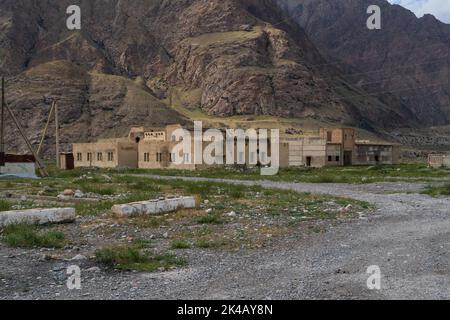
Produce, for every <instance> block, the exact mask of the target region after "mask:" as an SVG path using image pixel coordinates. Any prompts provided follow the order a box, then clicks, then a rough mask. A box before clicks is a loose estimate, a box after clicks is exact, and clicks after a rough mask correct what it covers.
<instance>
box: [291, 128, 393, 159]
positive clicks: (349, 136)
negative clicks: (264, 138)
mask: <svg viewBox="0 0 450 320" xmlns="http://www.w3.org/2000/svg"><path fill="white" fill-rule="evenodd" d="M285 140H286V141H288V143H289V156H288V157H289V165H290V166H306V167H315V168H320V167H325V166H350V165H377V164H397V163H398V162H399V157H400V152H399V146H397V145H394V144H389V143H372V142H370V141H358V140H356V131H355V130H354V129H351V128H339V129H325V128H322V129H320V130H319V134H318V135H317V136H305V137H299V138H289V137H286V138H285Z"/></svg>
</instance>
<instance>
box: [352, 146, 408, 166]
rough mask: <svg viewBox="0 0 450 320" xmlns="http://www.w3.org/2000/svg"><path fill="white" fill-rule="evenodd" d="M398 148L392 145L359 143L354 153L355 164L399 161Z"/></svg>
mask: <svg viewBox="0 0 450 320" xmlns="http://www.w3.org/2000/svg"><path fill="white" fill-rule="evenodd" d="M398 154H399V152H398V149H397V147H396V146H392V145H370V144H357V145H356V148H355V152H354V154H353V164H355V165H380V164H396V163H398Z"/></svg>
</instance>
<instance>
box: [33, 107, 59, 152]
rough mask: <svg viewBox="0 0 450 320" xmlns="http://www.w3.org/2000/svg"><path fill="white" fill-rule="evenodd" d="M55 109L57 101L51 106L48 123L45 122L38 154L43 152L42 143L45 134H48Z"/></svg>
mask: <svg viewBox="0 0 450 320" xmlns="http://www.w3.org/2000/svg"><path fill="white" fill-rule="evenodd" d="M54 109H55V101H53V102H52V107H51V108H50V113H49V115H48V119H47V123H46V124H45V128H44V131H43V132H42V137H41V141H40V142H39V147H38V149H37V151H36V154H37V155H40V154H41V149H42V145H43V144H44V140H45V136H46V135H47V129H48V126H49V124H50V121H51V119H52V115H53V110H54Z"/></svg>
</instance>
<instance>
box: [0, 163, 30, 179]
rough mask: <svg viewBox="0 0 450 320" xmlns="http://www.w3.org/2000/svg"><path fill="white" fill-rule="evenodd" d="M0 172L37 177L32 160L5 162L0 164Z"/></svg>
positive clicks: (22, 176)
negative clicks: (2, 164)
mask: <svg viewBox="0 0 450 320" xmlns="http://www.w3.org/2000/svg"><path fill="white" fill-rule="evenodd" d="M0 174H4V175H13V176H16V177H21V178H37V176H36V164H35V163H34V162H5V165H4V166H0Z"/></svg>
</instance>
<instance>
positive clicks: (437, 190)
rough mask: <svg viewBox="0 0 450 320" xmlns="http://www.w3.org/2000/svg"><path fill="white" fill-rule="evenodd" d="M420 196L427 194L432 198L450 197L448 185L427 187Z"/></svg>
mask: <svg viewBox="0 0 450 320" xmlns="http://www.w3.org/2000/svg"><path fill="white" fill-rule="evenodd" d="M422 194H428V195H430V196H432V197H438V196H450V183H449V184H446V185H443V186H428V187H426V189H425V190H424V191H423V192H422Z"/></svg>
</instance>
